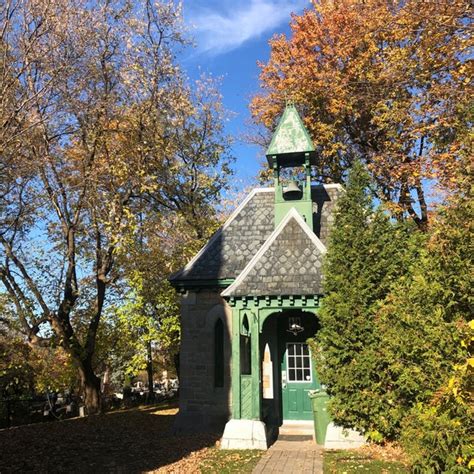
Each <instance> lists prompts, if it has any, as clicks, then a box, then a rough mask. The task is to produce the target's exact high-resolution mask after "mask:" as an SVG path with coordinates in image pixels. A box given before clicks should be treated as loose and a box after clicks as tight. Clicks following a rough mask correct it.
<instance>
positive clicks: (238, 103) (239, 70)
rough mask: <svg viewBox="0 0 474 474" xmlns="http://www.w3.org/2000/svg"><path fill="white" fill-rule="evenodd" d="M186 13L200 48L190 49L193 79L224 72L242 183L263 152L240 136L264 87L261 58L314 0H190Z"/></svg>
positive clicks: (186, 65)
mask: <svg viewBox="0 0 474 474" xmlns="http://www.w3.org/2000/svg"><path fill="white" fill-rule="evenodd" d="M183 3H184V5H183V8H184V18H185V21H186V23H187V25H188V27H189V29H190V34H191V36H192V37H193V38H194V41H195V43H196V47H195V48H194V49H193V50H188V51H186V54H185V55H184V59H183V66H184V68H185V69H186V71H187V73H188V75H189V76H190V78H191V79H194V78H197V77H199V76H200V75H201V73H206V74H212V75H213V76H219V77H222V85H221V92H222V95H223V100H224V105H225V107H226V108H227V109H228V110H230V111H232V112H234V115H233V116H232V117H231V119H230V121H229V122H228V124H227V132H228V133H229V134H231V135H232V136H233V137H234V138H235V140H236V141H235V143H234V146H233V154H234V156H235V157H236V158H237V161H236V164H235V169H236V184H237V185H238V187H239V188H242V187H244V186H246V185H248V184H250V182H251V180H252V179H253V178H254V177H255V175H256V173H257V171H258V169H259V167H260V161H261V157H259V150H258V149H257V147H255V146H252V145H248V144H245V143H243V142H242V141H241V140H239V137H241V136H242V134H243V133H244V132H245V122H246V121H247V120H248V118H249V112H248V103H249V100H250V98H251V97H252V95H253V94H254V93H255V92H256V91H257V90H258V74H259V68H258V67H257V64H256V63H257V61H267V60H268V56H269V47H268V40H269V39H270V38H271V37H272V36H273V35H274V34H275V33H287V34H288V33H289V22H290V13H291V12H297V13H298V12H301V11H302V10H303V9H304V8H305V7H307V6H309V0H294V1H283V0H238V1H230V0H219V1H218V0H184V2H183Z"/></svg>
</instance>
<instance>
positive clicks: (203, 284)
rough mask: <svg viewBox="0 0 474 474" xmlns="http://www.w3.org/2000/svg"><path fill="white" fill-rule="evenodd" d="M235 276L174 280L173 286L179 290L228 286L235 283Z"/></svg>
mask: <svg viewBox="0 0 474 474" xmlns="http://www.w3.org/2000/svg"><path fill="white" fill-rule="evenodd" d="M234 281H235V278H223V279H221V280H173V281H170V283H171V286H172V287H173V288H176V289H177V290H181V289H182V290H189V289H200V288H227V287H228V286H230V285H232V283H234Z"/></svg>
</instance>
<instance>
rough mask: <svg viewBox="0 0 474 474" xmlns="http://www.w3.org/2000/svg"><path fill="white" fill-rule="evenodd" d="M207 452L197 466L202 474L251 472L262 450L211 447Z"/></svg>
mask: <svg viewBox="0 0 474 474" xmlns="http://www.w3.org/2000/svg"><path fill="white" fill-rule="evenodd" d="M207 454H208V455H207V456H206V459H204V460H203V461H202V462H201V464H200V466H199V468H200V470H201V473H202V474H211V473H219V474H221V473H231V472H234V473H243V472H252V470H253V468H254V467H255V466H256V465H257V463H258V461H259V460H260V458H261V457H262V455H263V454H264V451H259V450H255V449H252V450H250V449H246V450H234V449H233V450H226V449H218V448H213V449H211V450H209V451H208V453H207Z"/></svg>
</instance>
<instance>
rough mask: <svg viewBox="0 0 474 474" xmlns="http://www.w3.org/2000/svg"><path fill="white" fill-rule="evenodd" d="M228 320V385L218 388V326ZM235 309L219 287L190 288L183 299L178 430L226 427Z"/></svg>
mask: <svg viewBox="0 0 474 474" xmlns="http://www.w3.org/2000/svg"><path fill="white" fill-rule="evenodd" d="M218 318H221V320H222V322H223V323H224V386H223V387H215V381H214V374H215V362H214V329H215V324H216V321H217V320H218ZM231 329H232V312H231V309H230V307H229V305H228V304H227V303H226V302H225V301H224V299H223V298H221V296H220V294H219V292H218V291H217V290H200V291H196V292H194V291H193V292H191V291H188V292H187V293H186V295H184V296H183V297H182V298H181V351H180V390H179V391H180V395H179V405H180V410H179V415H178V417H177V421H176V428H177V429H178V430H186V431H189V430H198V431H199V430H210V429H223V428H224V425H225V423H226V421H227V420H228V419H229V418H230V413H231V389H230V373H231V353H232V350H231Z"/></svg>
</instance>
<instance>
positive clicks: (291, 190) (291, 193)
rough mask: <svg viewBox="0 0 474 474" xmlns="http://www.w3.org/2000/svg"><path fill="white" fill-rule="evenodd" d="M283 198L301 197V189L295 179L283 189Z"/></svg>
mask: <svg viewBox="0 0 474 474" xmlns="http://www.w3.org/2000/svg"><path fill="white" fill-rule="evenodd" d="M283 196H284V197H285V199H298V198H300V197H301V189H300V187H299V186H298V182H297V181H291V182H290V184H289V185H288V186H287V187H286V188H285V189H284V190H283Z"/></svg>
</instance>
